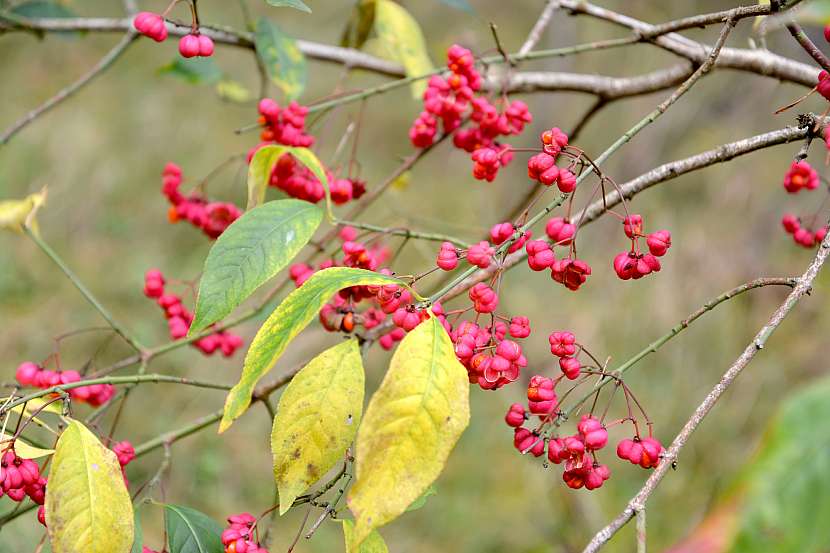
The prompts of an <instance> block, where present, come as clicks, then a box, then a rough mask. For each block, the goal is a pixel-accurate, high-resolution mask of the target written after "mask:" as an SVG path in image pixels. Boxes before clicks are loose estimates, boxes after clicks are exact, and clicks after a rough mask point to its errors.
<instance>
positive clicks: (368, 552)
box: [343, 518, 389, 553]
mask: <svg viewBox="0 0 830 553" xmlns="http://www.w3.org/2000/svg"><path fill="white" fill-rule="evenodd" d="M343 538H344V539H345V541H346V553H389V548H388V547H386V542H385V541H383V537H382V536H381V535H380V534H379V533H378V531H377V530H372V532H371V533H370V534H369V535H368V536H366V539H365V540H363V543H361V544H360V545H359V546H358V547H354V545H353V543H354V521H353V520H350V519H347V518H346V519H343Z"/></svg>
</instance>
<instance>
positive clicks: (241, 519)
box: [222, 513, 268, 553]
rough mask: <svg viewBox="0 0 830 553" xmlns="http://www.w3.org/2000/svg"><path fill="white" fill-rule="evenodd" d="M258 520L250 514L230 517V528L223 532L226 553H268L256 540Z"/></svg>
mask: <svg viewBox="0 0 830 553" xmlns="http://www.w3.org/2000/svg"><path fill="white" fill-rule="evenodd" d="M255 530H256V518H254V516H253V515H252V514H250V513H241V514H238V515H231V516H229V517H228V527H227V528H225V530H224V531H223V532H222V545H224V546H225V553H268V550H267V549H265V548H264V547H262V546H260V544H259V543H258V541H257V540H256V539H255V533H256V532H255Z"/></svg>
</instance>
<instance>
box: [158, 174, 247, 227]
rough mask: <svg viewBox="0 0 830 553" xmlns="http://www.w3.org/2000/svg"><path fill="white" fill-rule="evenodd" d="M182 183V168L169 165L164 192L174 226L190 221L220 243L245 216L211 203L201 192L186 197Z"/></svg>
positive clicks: (223, 204)
mask: <svg viewBox="0 0 830 553" xmlns="http://www.w3.org/2000/svg"><path fill="white" fill-rule="evenodd" d="M182 180H183V177H182V170H181V168H180V167H179V166H178V165H176V164H175V163H168V164H167V165H165V166H164V171H163V172H162V186H161V192H162V194H164V196H165V197H166V198H167V200H168V201H169V202H170V209H169V210H168V212H167V218H168V220H169V221H170V222H171V223H177V222H179V221H187V222H188V223H190V224H191V225H193V226H194V227H196V228H199V229H201V230H202V232H203V233H205V235H207V236H208V237H209V238H211V239H216V238H218V237H219V235H221V234H222V233H223V232H225V229H226V228H228V227H229V226H230V224H231V223H233V222H234V221H236V220H237V219H238V218H239V217H240V216H241V215H242V210H240V209H239V208H238V207H237V206H236V205H234V204H232V203H229V202H212V201H209V200H208V199H207V198H205V197H204V196H203V195H202V194H201V193H199V192H198V191H193V192H191V193H190V194H188V195H184V194H182V192H181V190H180V187H181V184H182Z"/></svg>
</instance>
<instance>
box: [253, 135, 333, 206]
mask: <svg viewBox="0 0 830 553" xmlns="http://www.w3.org/2000/svg"><path fill="white" fill-rule="evenodd" d="M284 154H291V155H292V156H293V157H294V159H295V160H297V161H299V162H300V163H302V164H303V165H305V166H306V167H307V168H308V170H309V171H311V172H312V173H313V174H314V176H315V177H317V180H319V181H320V183H321V184H322V185H323V190H324V191H325V193H326V207H327V208H328V213H329V219H330V220H333V219H334V216H333V215H332V214H331V194H330V192H329V179H328V176H327V175H326V169H325V168H324V167H323V164H322V163H321V162H320V160H319V159H318V158H317V156H316V155H314V152H312V151H311V150H309V149H308V148H299V147H292V146H282V145H276V144H270V145H268V146H263V147H261V148H260V149H258V150H257V151H256V153H255V154H254V157H252V158H251V163H250V164H249V165H248V209H252V208H254V207H256V206H258V205H259V204H261V203H262V202H264V201H265V191H266V190H267V189H268V182H269V181H270V180H271V172H272V171H273V170H274V166H275V165H276V164H277V161H278V160H279V159H280V158H281V157H282V156H283V155H284Z"/></svg>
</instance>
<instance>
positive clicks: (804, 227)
mask: <svg viewBox="0 0 830 553" xmlns="http://www.w3.org/2000/svg"><path fill="white" fill-rule="evenodd" d="M828 86H830V83H828ZM825 141H827V143H828V144H830V133H828V132H827V131H825ZM828 148H830V146H828ZM819 181H820V178H819V175H818V172H816V170H815V169H813V167H812V166H811V165H810V164H809V163H807V162H806V161H803V160H801V161H794V162H793V163H792V164H791V165H790V168H789V169H788V170H787V172H786V174H785V175H784V190H786V191H787V192H788V193H789V194H797V193H799V192H801V191H802V190H815V189H816V188H818V186H819ZM819 211H820V210H819ZM818 216H819V212H816V213H815V214H814V215H812V216H808V217H799V216H797V215H795V214H793V213H785V214H784V216H783V217H782V218H781V226H782V227H784V231H785V232H786V233H787V234H789V235H790V236H792V237H793V242H795V243H796V244H798V245H799V246H803V247H805V248H813V247H815V246H818V245H819V244H821V242H822V241H823V240H824V237H825V236H827V230H828V227H827V226H826V225H825V226H818V225H817V224H816V222H817V220H818Z"/></svg>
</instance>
